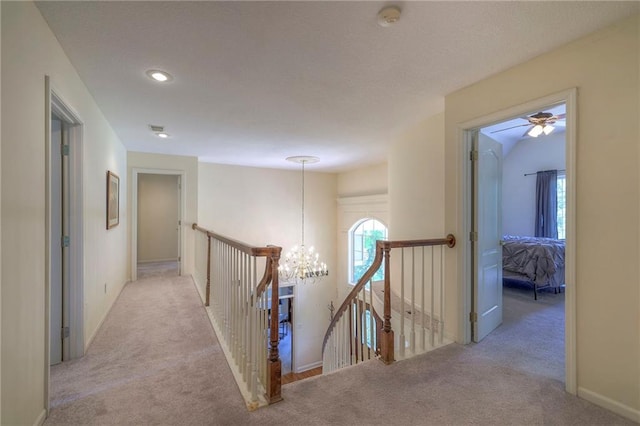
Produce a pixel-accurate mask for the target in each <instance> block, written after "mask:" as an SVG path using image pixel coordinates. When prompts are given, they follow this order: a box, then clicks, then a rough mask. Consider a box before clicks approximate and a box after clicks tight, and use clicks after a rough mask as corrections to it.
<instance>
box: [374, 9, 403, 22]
mask: <svg viewBox="0 0 640 426" xmlns="http://www.w3.org/2000/svg"><path fill="white" fill-rule="evenodd" d="M399 19H400V9H399V8H397V7H396V6H389V7H385V8H384V9H382V10H381V11H380V12H378V25H380V26H381V27H389V26H391V25H393V24H395V23H396V22H398V20H399Z"/></svg>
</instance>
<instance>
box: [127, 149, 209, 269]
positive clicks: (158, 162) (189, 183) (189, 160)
mask: <svg viewBox="0 0 640 426" xmlns="http://www.w3.org/2000/svg"><path fill="white" fill-rule="evenodd" d="M127 167H128V175H129V177H130V179H129V180H130V181H133V179H131V176H132V175H133V169H137V170H139V171H141V170H147V171H152V172H153V171H158V173H160V171H167V172H175V173H184V179H183V180H182V192H183V194H184V199H185V202H184V203H185V204H184V205H183V206H182V207H183V213H182V216H183V218H184V222H183V223H182V231H183V235H184V241H183V242H182V243H183V245H184V251H183V252H184V259H182V274H184V275H187V274H191V273H192V272H193V262H194V252H193V248H194V240H193V232H192V230H191V224H192V223H194V222H197V217H198V159H197V158H196V157H186V156H179V155H164V154H149V153H145V152H131V151H130V152H128V153H127ZM127 194H128V196H127V199H128V200H129V203H128V206H129V209H128V214H129V215H131V206H132V203H133V199H132V197H133V191H132V188H131V185H129V186H128V189H127ZM131 233H132V229H131V228H130V229H129V230H128V232H127V235H128V243H127V247H128V250H127V253H128V256H127V265H128V271H129V274H131V254H132V253H131ZM129 276H131V275H129Z"/></svg>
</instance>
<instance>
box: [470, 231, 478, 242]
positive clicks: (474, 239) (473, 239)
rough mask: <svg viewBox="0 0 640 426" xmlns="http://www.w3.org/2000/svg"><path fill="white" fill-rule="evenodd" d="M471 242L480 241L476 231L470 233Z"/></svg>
mask: <svg viewBox="0 0 640 426" xmlns="http://www.w3.org/2000/svg"><path fill="white" fill-rule="evenodd" d="M469 241H478V233H477V232H475V231H471V232H469Z"/></svg>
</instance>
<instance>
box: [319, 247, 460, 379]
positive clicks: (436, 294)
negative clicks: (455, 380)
mask: <svg viewBox="0 0 640 426" xmlns="http://www.w3.org/2000/svg"><path fill="white" fill-rule="evenodd" d="M455 243H456V240H455V237H454V236H453V235H451V234H449V235H447V237H446V238H439V239H428V240H411V241H381V240H378V241H376V251H375V257H374V260H373V263H372V265H371V266H370V267H369V269H367V271H366V272H365V273H364V274H363V275H362V277H361V278H360V280H359V281H358V282H357V283H356V285H355V286H354V287H353V289H352V290H351V291H350V292H349V294H348V295H347V297H346V298H345V300H344V301H343V302H342V304H341V305H340V307H339V308H338V309H337V310H336V312H335V315H334V316H333V319H332V320H331V323H330V324H329V328H328V329H327V332H326V334H325V336H324V341H323V344H322V360H323V373H329V372H331V371H334V370H337V369H339V368H343V367H347V366H349V365H353V364H357V363H359V362H362V361H366V360H368V359H372V358H374V357H378V358H380V359H381V360H382V361H383V362H384V363H385V364H390V363H392V362H393V361H394V360H395V345H396V344H397V345H398V346H399V348H398V351H399V355H400V357H401V358H404V357H405V356H406V353H405V350H406V346H409V350H410V351H411V352H412V353H414V354H415V353H418V352H419V351H420V350H422V351H425V350H426V348H427V346H429V347H435V346H436V345H438V344H442V343H443V335H444V278H443V274H444V250H443V247H444V246H447V247H454V246H455ZM436 247H439V250H436V249H435V248H436ZM392 249H399V251H400V256H399V257H400V259H399V262H395V263H394V264H392V263H391V250H392ZM406 253H409V255H408V256H407V255H406ZM416 255H417V256H416ZM383 265H384V288H383V293H382V299H383V301H382V304H383V316H382V320H380V317H379V316H378V313H377V312H376V310H375V299H374V294H373V293H374V283H373V282H372V278H373V277H374V275H375V274H376V272H378V270H379V269H380V268H381V267H382V266H383ZM392 269H393V270H394V271H395V273H399V275H400V280H399V283H398V286H397V287H399V289H398V292H399V293H400V294H399V295H396V296H395V297H392V287H391V274H392ZM407 275H408V276H410V279H405V278H406V277H407ZM405 294H406V295H407V296H408V297H405ZM392 301H393V302H394V303H393V304H394V305H395V309H393V310H394V311H396V312H398V317H399V318H398V319H396V321H395V323H396V326H397V328H398V331H399V333H400V334H399V336H398V339H397V340H398V341H397V342H396V341H395V340H396V339H395V333H394V329H393V327H392V318H391V312H392ZM400 313H402V314H400ZM436 335H437V341H436ZM417 345H418V346H419V348H418V347H417Z"/></svg>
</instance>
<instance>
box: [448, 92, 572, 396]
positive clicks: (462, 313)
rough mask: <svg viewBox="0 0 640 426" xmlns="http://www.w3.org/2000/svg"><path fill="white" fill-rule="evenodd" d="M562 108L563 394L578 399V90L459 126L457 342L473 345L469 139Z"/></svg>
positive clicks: (543, 98)
mask: <svg viewBox="0 0 640 426" xmlns="http://www.w3.org/2000/svg"><path fill="white" fill-rule="evenodd" d="M558 103H565V105H566V136H565V139H566V147H565V150H566V167H565V168H566V185H567V187H566V188H567V199H566V208H567V212H566V218H567V223H566V242H565V390H566V391H567V392H568V393H570V394H573V395H576V393H577V361H576V292H577V290H578V289H577V283H576V280H575V277H576V271H575V267H576V263H575V249H576V237H577V235H576V128H577V89H576V88H571V89H568V90H564V91H562V92H558V93H554V94H551V95H548V96H545V97H542V98H538V99H535V100H532V101H529V102H526V103H523V104H520V105H516V106H513V107H510V108H506V109H503V110H500V111H497V112H495V113H492V114H488V115H485V116H482V117H479V118H476V119H473V120H470V121H467V122H464V123H460V124H458V126H457V140H458V143H460V146H461V147H462V149H461V150H460V154H459V158H458V166H459V170H460V171H461V175H460V178H459V179H458V183H457V186H458V187H457V190H458V195H459V197H460V199H459V200H458V202H459V205H460V214H459V215H458V229H460V230H461V231H462V232H461V237H460V238H459V239H458V245H459V251H458V283H457V287H458V292H459V293H458V294H459V295H460V300H459V304H458V305H459V312H458V324H459V329H458V336H460V338H459V341H460V342H461V343H463V344H468V343H470V342H471V323H470V321H469V312H472V311H473V299H472V284H471V283H470V282H471V276H472V273H473V271H472V264H473V261H472V260H473V247H472V244H471V243H470V241H469V238H468V236H469V235H470V232H471V231H472V229H473V227H472V223H473V222H472V221H473V217H472V215H473V204H472V194H473V183H472V182H473V181H472V172H473V170H472V164H471V161H470V160H469V152H470V151H471V148H472V144H471V143H472V139H471V133H472V130H474V129H479V128H482V127H485V126H488V125H491V124H496V123H498V122H501V121H505V120H507V119H511V118H513V117H516V116H521V115H523V114H526V113H529V112H531V111H533V110H542V109H544V108H546V107H548V106H549V105H553V104H558Z"/></svg>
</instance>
